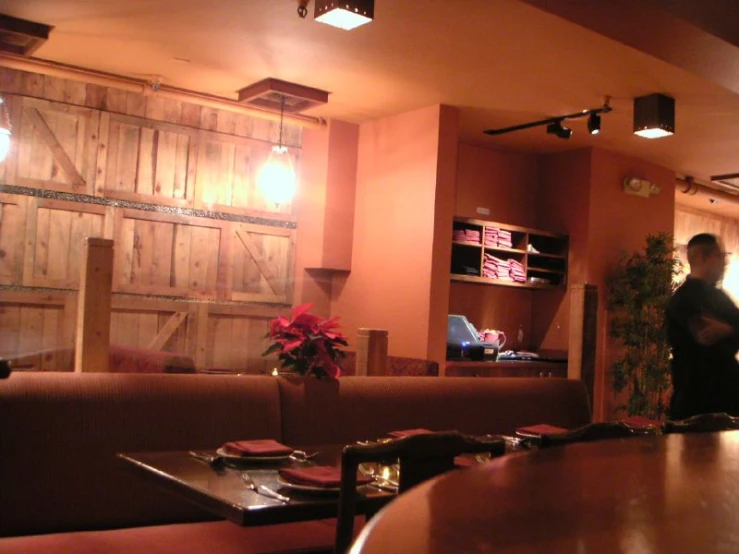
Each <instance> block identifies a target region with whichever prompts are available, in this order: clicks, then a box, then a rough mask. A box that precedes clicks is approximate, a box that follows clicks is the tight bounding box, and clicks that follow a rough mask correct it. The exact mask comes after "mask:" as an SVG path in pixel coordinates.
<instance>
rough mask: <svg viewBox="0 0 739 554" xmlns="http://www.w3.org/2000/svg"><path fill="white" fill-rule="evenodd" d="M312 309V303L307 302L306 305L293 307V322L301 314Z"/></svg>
mask: <svg viewBox="0 0 739 554" xmlns="http://www.w3.org/2000/svg"><path fill="white" fill-rule="evenodd" d="M312 307H313V302H308V303H307V304H301V305H300V306H295V307H294V308H293V309H292V314H293V321H295V320H296V319H297V318H298V317H300V316H301V315H302V314H304V313H305V312H307V311H308V310H310V309H311V308H312Z"/></svg>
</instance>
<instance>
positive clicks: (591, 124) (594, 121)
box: [588, 112, 600, 135]
mask: <svg viewBox="0 0 739 554" xmlns="http://www.w3.org/2000/svg"><path fill="white" fill-rule="evenodd" d="M588 132H589V133H590V134H591V135H597V134H599V133H600V116H599V115H598V114H597V113H595V112H590V117H588Z"/></svg>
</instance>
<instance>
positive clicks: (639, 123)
mask: <svg viewBox="0 0 739 554" xmlns="http://www.w3.org/2000/svg"><path fill="white" fill-rule="evenodd" d="M674 132H675V99H674V98H670V97H669V96H665V95H664V94H650V95H649V96H641V97H639V98H634V134H635V135H639V136H640V137H644V138H648V139H655V138H662V137H667V136H670V135H672V134H673V133H674Z"/></svg>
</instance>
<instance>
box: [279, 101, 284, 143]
mask: <svg viewBox="0 0 739 554" xmlns="http://www.w3.org/2000/svg"><path fill="white" fill-rule="evenodd" d="M284 115H285V95H284V94H282V95H280V149H282V118H283V116H284Z"/></svg>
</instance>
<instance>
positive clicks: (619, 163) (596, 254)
mask: <svg viewBox="0 0 739 554" xmlns="http://www.w3.org/2000/svg"><path fill="white" fill-rule="evenodd" d="M591 163H592V165H591V184H590V188H591V194H590V210H589V214H588V217H589V224H588V226H589V236H588V274H587V281H588V282H589V283H592V284H594V285H597V286H598V303H599V313H598V328H599V333H598V345H597V354H598V355H597V358H596V381H595V395H596V396H595V403H594V404H595V408H596V411H595V413H594V415H595V416H596V417H610V416H612V415H614V414H613V408H614V402H613V395H612V394H611V392H610V384H609V382H608V371H609V370H608V366H609V365H610V362H611V361H612V360H611V359H610V340H609V339H608V338H607V333H608V324H607V312H606V308H605V302H606V287H605V281H606V276H607V275H608V274H609V273H610V271H612V269H613V268H614V267H615V265H616V264H617V263H618V260H619V259H620V257H621V255H622V254H630V253H631V252H634V251H636V250H642V249H643V248H644V245H645V239H646V236H647V235H648V234H650V233H657V232H660V231H665V232H669V233H672V232H673V229H674V221H675V195H674V188H675V187H674V183H675V172H674V171H671V170H669V169H666V168H663V167H660V166H657V165H655V164H652V163H649V162H645V161H642V160H637V159H635V158H631V157H628V156H623V155H621V154H616V153H614V152H610V151H606V150H601V149H593V151H592V162H591ZM627 176H635V177H639V178H641V179H647V180H649V181H651V182H653V183H657V184H658V185H660V186H661V188H662V192H661V193H660V194H659V195H657V196H653V197H650V198H643V197H640V196H633V195H628V194H625V193H624V192H623V184H622V182H623V179H624V177H627Z"/></svg>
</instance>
